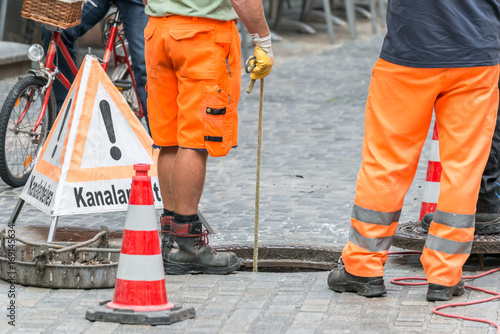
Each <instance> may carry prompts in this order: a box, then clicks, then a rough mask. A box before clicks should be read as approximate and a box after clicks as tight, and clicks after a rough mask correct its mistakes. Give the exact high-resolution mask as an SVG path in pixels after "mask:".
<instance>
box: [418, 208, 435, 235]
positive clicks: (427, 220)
mask: <svg viewBox="0 0 500 334" xmlns="http://www.w3.org/2000/svg"><path fill="white" fill-rule="evenodd" d="M433 219H434V212H429V213H427V214H425V216H424V217H422V221H421V222H420V224H421V226H422V228H423V229H424V230H426V231H429V227H431V222H432V220H433Z"/></svg>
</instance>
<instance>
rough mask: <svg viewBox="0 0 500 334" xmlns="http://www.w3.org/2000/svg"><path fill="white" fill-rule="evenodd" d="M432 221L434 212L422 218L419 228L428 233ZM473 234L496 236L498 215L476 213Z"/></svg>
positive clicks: (498, 222)
mask: <svg viewBox="0 0 500 334" xmlns="http://www.w3.org/2000/svg"><path fill="white" fill-rule="evenodd" d="M433 219H434V212H430V213H428V214H426V215H425V216H424V217H423V218H422V222H421V226H422V228H423V229H424V230H426V231H429V227H430V226H431V222H432V220H433ZM474 233H475V234H496V233H500V215H499V214H498V213H481V212H478V213H476V229H475V231H474Z"/></svg>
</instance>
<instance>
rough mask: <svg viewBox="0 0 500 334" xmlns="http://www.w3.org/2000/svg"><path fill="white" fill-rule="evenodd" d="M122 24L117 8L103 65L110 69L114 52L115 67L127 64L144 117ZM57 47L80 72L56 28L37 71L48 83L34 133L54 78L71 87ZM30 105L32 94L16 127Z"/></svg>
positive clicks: (69, 63) (41, 117)
mask: <svg viewBox="0 0 500 334" xmlns="http://www.w3.org/2000/svg"><path fill="white" fill-rule="evenodd" d="M120 24H121V17H120V12H119V10H118V9H117V10H116V14H115V19H114V20H113V24H112V26H111V29H110V37H109V39H108V43H107V45H106V51H105V53H104V59H103V62H102V67H103V69H104V71H105V72H106V71H107V69H108V65H109V62H110V59H111V54H112V53H113V55H114V63H115V68H116V67H117V66H118V64H119V63H121V64H126V66H127V69H128V71H129V73H130V78H131V80H132V84H133V87H134V93H135V96H136V98H137V101H138V105H139V114H138V115H137V116H138V117H142V116H144V110H143V107H142V104H141V102H140V99H139V95H138V94H137V86H136V82H135V78H134V73H133V71H132V65H131V63H130V60H129V57H128V53H127V49H126V47H125V40H124V38H123V37H122V36H121V35H120V34H118V26H119V25H120ZM116 37H118V39H119V41H120V43H121V44H122V46H123V52H124V55H123V56H120V55H118V53H117V51H116V45H115V39H116ZM57 49H59V50H60V51H61V53H62V55H63V57H64V60H65V61H66V62H67V63H68V65H69V67H70V69H71V71H72V72H73V75H74V76H75V77H76V75H77V74H78V69H77V67H76V65H75V62H74V61H73V59H72V58H71V56H70V54H69V52H68V50H67V48H66V46H65V45H64V42H63V41H62V39H61V30H60V29H59V28H58V29H57V30H55V31H54V32H53V33H52V37H51V40H50V44H49V48H48V50H47V56H46V58H45V62H44V64H43V66H41V68H40V70H38V71H35V75H36V76H42V77H44V78H46V79H47V85H46V86H45V88H44V89H45V98H44V101H43V104H42V110H41V111H40V115H38V118H37V121H36V123H35V126H34V128H33V129H32V130H31V131H32V133H35V132H36V130H37V129H38V127H39V126H40V123H41V122H42V119H43V116H44V115H45V112H46V110H47V105H48V101H49V98H50V92H51V89H52V83H53V81H54V79H55V78H57V80H59V82H61V84H62V85H63V86H64V87H65V88H66V89H67V90H69V89H70V88H71V82H70V81H69V80H68V79H67V78H66V77H65V76H64V75H63V74H62V73H61V72H60V71H59V69H58V68H57V66H56V64H55V62H54V59H55V57H56V52H57ZM31 94H33V92H31ZM30 105H31V96H30V100H29V101H28V103H27V104H26V107H25V108H24V110H23V112H22V113H21V115H20V116H19V120H18V121H17V123H16V125H15V126H14V129H15V128H16V127H17V125H19V124H20V123H21V121H22V120H23V118H24V116H25V114H26V112H27V110H28V109H29V107H30Z"/></svg>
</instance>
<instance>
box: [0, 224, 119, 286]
mask: <svg viewBox="0 0 500 334" xmlns="http://www.w3.org/2000/svg"><path fill="white" fill-rule="evenodd" d="M108 236H109V235H108V231H107V230H106V229H103V230H102V231H101V232H99V233H98V234H97V235H95V236H94V238H92V239H90V240H87V241H84V242H79V243H76V242H64V243H43V242H34V241H30V240H25V239H22V238H19V237H16V238H15V239H11V238H8V236H7V235H6V233H5V230H3V231H2V232H1V234H0V278H2V279H3V280H6V281H9V282H10V281H13V282H15V283H16V284H22V285H28V286H38V287H45V288H65V289H95V288H112V287H114V285H115V280H116V271H117V268H118V262H117V261H118V257H119V254H120V249H118V248H109V243H108ZM11 240H15V244H14V245H15V247H11V245H12V243H11Z"/></svg>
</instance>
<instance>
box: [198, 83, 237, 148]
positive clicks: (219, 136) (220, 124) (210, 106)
mask: <svg viewBox="0 0 500 334" xmlns="http://www.w3.org/2000/svg"><path fill="white" fill-rule="evenodd" d="M230 102H231V97H230V96H229V95H228V94H227V93H226V92H225V91H224V90H222V88H220V87H219V86H218V85H216V84H208V85H206V86H205V87H204V102H203V108H204V115H203V136H204V138H203V140H204V142H205V148H206V150H207V152H208V154H210V156H211V157H220V156H225V155H227V154H228V153H229V151H230V150H231V143H232V142H233V132H234V131H233V122H232V117H233V110H232V107H231V105H230Z"/></svg>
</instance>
